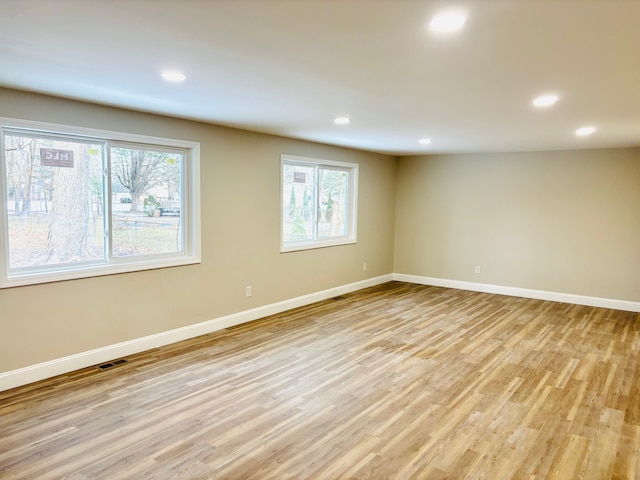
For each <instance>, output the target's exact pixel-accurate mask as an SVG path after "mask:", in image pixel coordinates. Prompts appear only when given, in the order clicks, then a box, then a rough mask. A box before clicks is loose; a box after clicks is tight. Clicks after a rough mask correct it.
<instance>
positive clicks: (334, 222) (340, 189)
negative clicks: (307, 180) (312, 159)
mask: <svg viewBox="0 0 640 480" xmlns="http://www.w3.org/2000/svg"><path fill="white" fill-rule="evenodd" d="M318 184H319V197H320V198H319V199H318V201H319V203H320V207H319V209H318V210H319V218H318V238H329V237H342V236H345V235H347V233H348V231H347V225H348V223H347V222H348V220H349V219H348V213H347V212H348V202H349V172H348V171H346V170H336V169H328V168H320V169H319V172H318Z"/></svg>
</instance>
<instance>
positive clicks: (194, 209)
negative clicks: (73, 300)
mask: <svg viewBox="0 0 640 480" xmlns="http://www.w3.org/2000/svg"><path fill="white" fill-rule="evenodd" d="M5 130H10V131H11V132H12V133H14V132H16V131H18V132H19V131H20V130H24V133H25V134H28V135H34V134H35V135H38V134H42V135H44V136H46V135H47V134H50V135H62V136H68V137H70V138H73V137H75V138H76V139H79V140H81V141H87V140H88V141H96V142H101V143H104V149H105V151H104V155H105V156H107V155H109V154H110V153H109V150H110V148H111V147H112V146H126V147H133V148H136V147H137V148H149V149H154V148H155V149H163V148H164V149H168V150H174V151H175V150H176V149H178V150H184V151H185V157H184V165H183V170H182V191H181V202H182V206H181V209H184V212H183V211H182V210H181V215H183V216H182V222H183V232H182V234H183V237H184V238H183V242H184V243H183V245H184V251H183V252H176V253H169V254H156V255H139V256H132V257H129V258H127V257H112V256H111V254H110V253H109V252H110V248H108V249H107V250H109V252H107V253H106V254H105V259H104V260H103V261H94V262H78V263H73V264H61V265H43V266H41V267H34V268H28V269H14V270H13V271H12V270H11V269H10V268H9V248H8V246H9V228H8V226H9V223H8V222H9V218H8V209H7V205H6V202H7V185H6V181H7V179H6V171H5V169H6V161H5V158H4V133H5ZM0 155H1V159H0V209H1V210H2V211H1V212H0V288H8V287H17V286H21V285H33V284H39V283H49V282H56V281H61V280H71V279H77V278H87V277H96V276H102V275H112V274H118V273H126V272H135V271H140V270H151V269H156V268H166V267H175V266H180V265H191V264H196V263H200V262H201V256H200V246H201V239H200V143H198V142H191V141H185V140H176V139H169V138H162V137H153V136H148V135H138V134H132V133H123V132H114V131H109V130H97V129H92V128H84V127H76V126H70V125H60V124H54V123H45V122H36V121H31V120H21V119H14V118H5V117H0ZM108 166H109V164H108V163H107V167H108ZM105 174H106V177H105V178H106V179H107V185H106V187H108V189H105V191H106V192H109V193H110V190H111V171H110V169H107V171H106V172H105ZM109 198H110V195H105V199H109ZM104 207H105V223H106V224H107V225H108V228H109V234H108V235H107V238H106V242H108V243H109V247H110V246H111V245H110V242H111V234H110V229H111V224H112V222H111V220H112V218H111V206H110V202H109V201H106V200H105V204H104Z"/></svg>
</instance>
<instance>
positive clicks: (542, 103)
mask: <svg viewBox="0 0 640 480" xmlns="http://www.w3.org/2000/svg"><path fill="white" fill-rule="evenodd" d="M557 101H558V96H557V95H540V96H539V97H537V98H536V99H534V100H533V104H534V105H535V106H536V107H550V106H551V105H553V104H554V103H556V102H557Z"/></svg>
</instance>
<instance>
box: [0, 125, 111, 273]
mask: <svg viewBox="0 0 640 480" xmlns="http://www.w3.org/2000/svg"><path fill="white" fill-rule="evenodd" d="M4 147H5V158H4V161H5V171H6V185H7V198H6V209H7V217H8V241H9V268H10V269H14V268H21V267H39V266H44V265H54V264H66V263H74V262H84V261H95V260H103V259H104V217H103V209H102V205H103V201H102V195H103V182H102V161H103V145H102V144H101V143H82V142H78V141H72V140H67V139H65V140H61V139H56V138H49V137H45V136H43V137H37V136H22V135H20V134H6V135H5V136H4Z"/></svg>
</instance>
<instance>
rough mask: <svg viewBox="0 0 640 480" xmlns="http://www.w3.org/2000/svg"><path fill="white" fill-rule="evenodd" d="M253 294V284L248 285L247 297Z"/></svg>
mask: <svg viewBox="0 0 640 480" xmlns="http://www.w3.org/2000/svg"><path fill="white" fill-rule="evenodd" d="M250 296H251V286H248V287H247V298H249V297H250Z"/></svg>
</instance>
